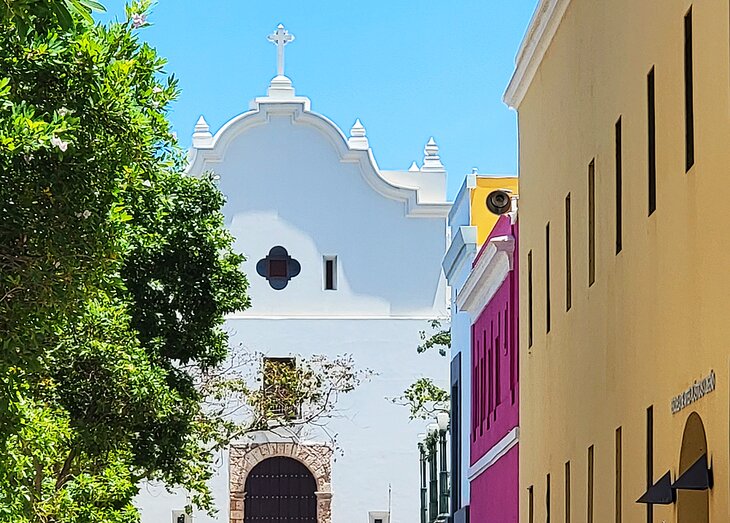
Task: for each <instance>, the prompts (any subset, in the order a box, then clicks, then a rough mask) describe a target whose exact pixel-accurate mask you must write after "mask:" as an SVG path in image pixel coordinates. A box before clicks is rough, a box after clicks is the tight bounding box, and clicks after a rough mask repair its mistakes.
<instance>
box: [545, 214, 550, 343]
mask: <svg viewBox="0 0 730 523" xmlns="http://www.w3.org/2000/svg"><path fill="white" fill-rule="evenodd" d="M545 332H550V222H547V225H545Z"/></svg>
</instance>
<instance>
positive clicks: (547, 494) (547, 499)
mask: <svg viewBox="0 0 730 523" xmlns="http://www.w3.org/2000/svg"><path fill="white" fill-rule="evenodd" d="M545 483H546V484H545V523H550V474H548V475H547V479H546V482H545Z"/></svg>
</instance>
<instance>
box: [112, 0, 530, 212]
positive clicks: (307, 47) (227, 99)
mask: <svg viewBox="0 0 730 523" xmlns="http://www.w3.org/2000/svg"><path fill="white" fill-rule="evenodd" d="M105 3H106V5H107V9H108V11H109V12H108V14H107V15H105V16H103V17H102V19H107V18H108V17H115V16H119V17H123V5H124V2H122V1H120V0H108V1H107V2H105ZM535 5H536V0H506V1H505V0H452V1H444V2H426V1H416V0H368V1H362V0H361V1H354V2H353V1H350V2H343V1H341V0H339V1H336V0H312V1H302V0H297V1H295V0H277V1H270V0H269V1H265V0H250V1H246V0H204V1H200V0H159V2H158V4H157V5H156V7H155V8H154V10H153V12H152V15H151V17H150V21H151V22H152V24H153V25H152V26H151V27H148V28H146V29H144V30H142V31H141V32H140V36H141V37H142V38H144V39H145V40H146V41H148V42H150V44H151V45H153V46H154V47H156V48H157V50H158V52H159V53H160V54H161V55H162V56H165V57H166V58H167V59H168V68H167V69H168V72H171V73H175V75H176V76H177V77H178V78H179V80H180V86H181V88H182V94H181V96H180V99H179V101H178V102H177V103H176V104H175V105H174V107H173V111H172V114H171V115H170V116H171V119H172V123H173V126H174V128H175V130H176V131H177V132H178V135H179V138H180V142H181V144H182V145H183V146H185V147H187V146H189V145H190V137H191V135H192V132H193V126H194V124H195V121H196V120H197V118H198V116H200V115H201V114H203V115H204V116H205V118H206V120H207V121H208V123H209V124H210V126H211V130H212V131H213V132H215V131H216V130H217V129H218V128H220V127H221V126H222V125H223V124H224V123H225V122H226V121H228V120H229V119H230V118H232V117H233V116H235V115H236V114H239V113H241V112H243V111H245V110H247V108H248V102H249V101H250V100H251V99H252V98H254V97H256V96H260V95H263V94H265V91H266V87H267V86H268V83H269V81H270V80H271V78H272V77H273V76H274V75H275V74H276V48H275V46H274V45H273V44H271V43H270V42H268V41H267V40H266V36H267V35H268V34H270V33H271V32H273V30H274V29H275V28H276V26H277V24H279V23H280V22H281V23H283V24H284V25H285V26H286V27H287V29H288V30H290V31H291V32H292V33H293V34H294V35H295V37H296V40H295V41H294V42H293V43H292V44H291V45H288V46H287V48H286V74H287V76H289V77H290V78H291V79H292V80H293V82H294V87H295V88H296V90H297V94H299V95H304V96H308V97H309V98H311V100H312V109H313V110H315V111H317V112H319V113H322V114H324V115H325V116H327V117H329V118H330V119H332V120H333V121H334V122H335V123H337V124H338V125H339V126H340V127H341V128H342V129H343V130H344V131H345V132H347V131H348V130H349V128H350V127H351V126H352V124H353V123H354V121H355V119H356V118H360V119H361V120H362V123H363V125H364V126H365V127H366V128H367V132H368V138H369V139H370V145H371V147H372V148H373V152H374V154H375V158H376V160H377V161H378V164H379V165H380V167H381V168H383V169H407V168H408V167H409V166H410V164H411V162H412V161H413V160H417V161H419V163H420V161H421V159H422V157H423V146H424V145H425V144H426V141H427V140H428V138H429V137H430V136H431V135H433V136H434V137H435V138H436V141H437V143H438V144H439V146H440V147H441V158H442V161H443V162H444V164H445V165H446V168H447V169H448V171H449V196H450V197H451V198H453V196H454V195H455V194H456V191H457V190H458V188H459V186H460V185H461V183H462V181H463V178H464V175H465V174H466V173H468V172H471V169H472V167H478V169H479V172H483V173H514V172H516V169H517V125H516V114H515V113H514V112H513V111H511V110H509V109H508V108H507V107H506V106H505V105H504V103H503V102H502V94H503V92H504V90H505V88H506V86H507V83H508V82H509V79H510V77H511V75H512V71H513V67H514V57H515V54H516V53H517V49H518V47H519V45H520V42H521V40H522V36H523V35H524V32H525V29H526V28H527V24H528V23H529V20H530V17H531V15H532V12H533V10H534V8H535Z"/></svg>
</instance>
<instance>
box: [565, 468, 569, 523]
mask: <svg viewBox="0 0 730 523" xmlns="http://www.w3.org/2000/svg"><path fill="white" fill-rule="evenodd" d="M564 494H565V523H570V461H566V462H565V493H564Z"/></svg>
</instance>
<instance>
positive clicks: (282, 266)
mask: <svg viewBox="0 0 730 523" xmlns="http://www.w3.org/2000/svg"><path fill="white" fill-rule="evenodd" d="M286 275H287V263H286V260H269V278H286Z"/></svg>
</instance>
